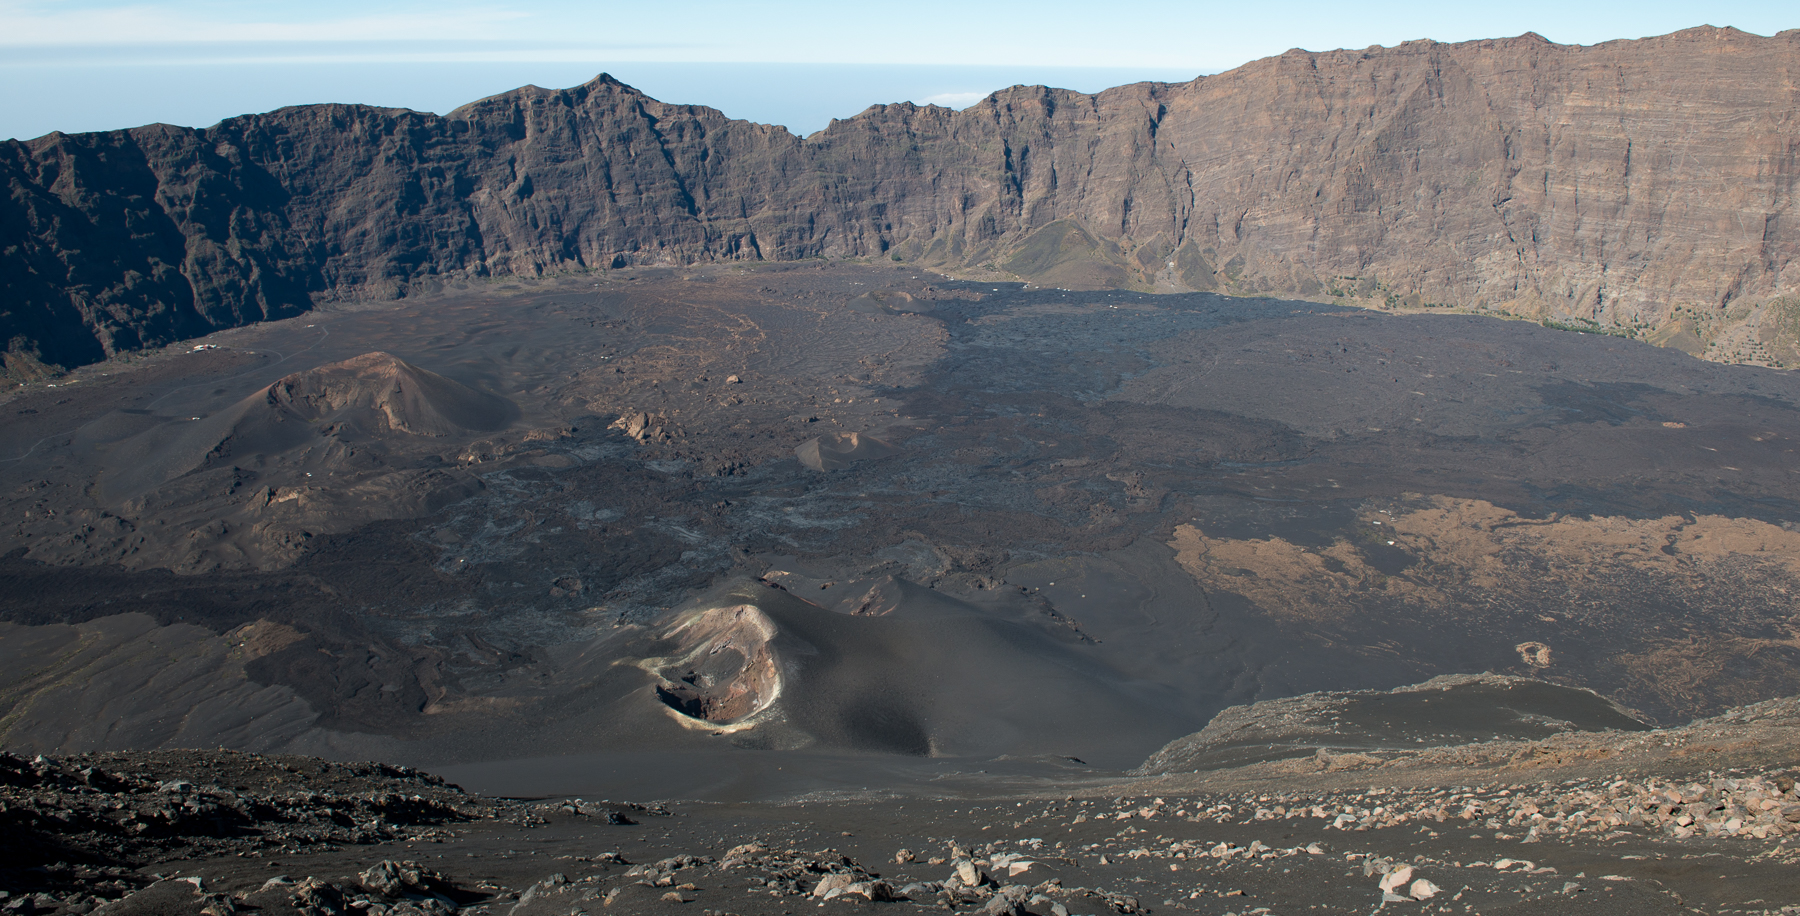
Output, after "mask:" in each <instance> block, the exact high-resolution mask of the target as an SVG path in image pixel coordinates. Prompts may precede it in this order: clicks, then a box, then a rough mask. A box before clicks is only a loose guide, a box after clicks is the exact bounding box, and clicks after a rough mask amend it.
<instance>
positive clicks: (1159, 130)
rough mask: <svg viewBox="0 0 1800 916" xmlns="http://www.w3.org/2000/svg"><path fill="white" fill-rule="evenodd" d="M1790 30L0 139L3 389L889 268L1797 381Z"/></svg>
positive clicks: (1427, 44)
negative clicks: (559, 291)
mask: <svg viewBox="0 0 1800 916" xmlns="http://www.w3.org/2000/svg"><path fill="white" fill-rule="evenodd" d="M1797 176H1800V30H1791V31H1787V32H1783V33H1781V34H1779V35H1776V36H1774V37H1772V38H1763V37H1758V36H1754V35H1749V34H1746V33H1743V32H1739V31H1736V30H1733V29H1717V28H1711V27H1702V28H1696V29H1689V30H1686V31H1682V32H1677V33H1674V34H1671V35H1666V36H1662V37H1659V38H1650V39H1644V40H1639V41H1616V42H1608V43H1605V44H1600V45H1595V46H1591V47H1582V46H1569V45H1557V44H1553V43H1550V42H1548V41H1545V40H1544V39H1542V38H1540V37H1538V36H1536V35H1531V34H1527V35H1524V36H1521V37H1518V38H1511V39H1503V40H1492V41H1476V42H1466V43H1461V44H1441V43H1437V42H1431V41H1417V42H1408V43H1406V44H1403V45H1400V46H1398V47H1394V48H1379V47H1377V48H1369V49H1366V50H1362V51H1345V50H1340V51H1330V52H1324V53H1312V52H1306V51H1299V50H1295V51H1290V52H1288V53H1286V54H1283V55H1281V56H1279V57H1274V58H1269V59H1265V60H1261V61H1257V62H1254V63H1251V64H1248V65H1246V66H1244V67H1240V68H1238V69H1236V70H1232V71H1229V72H1226V73H1222V74H1218V75H1216V76H1207V77H1202V78H1199V79H1196V80H1194V81H1192V82H1188V83H1180V84H1160V83H1140V84H1136V85H1130V86H1121V87H1118V88H1114V89H1109V90H1106V91H1104V92H1101V93H1099V94H1097V95H1084V94H1081V93H1076V92H1070V91H1066V90H1059V89H1048V88H1044V87H1014V88H1011V89H1008V90H1004V91H1001V92H997V93H995V94H993V95H992V96H990V97H989V98H987V99H986V100H984V101H982V102H981V103H979V104H977V105H975V106H974V107H972V108H969V109H968V110H966V111H961V112H955V111H950V110H948V109H943V108H936V107H918V106H914V105H911V104H899V105H877V106H874V107H871V108H869V109H868V110H866V111H864V112H863V113H861V114H859V115H857V116H856V117H853V118H850V119H847V120H842V121H836V122H834V123H833V124H832V125H831V127H829V128H828V129H826V130H824V131H821V132H819V133H817V134H814V135H813V136H811V137H807V138H804V139H802V138H798V137H795V136H793V135H791V134H789V133H787V132H786V131H785V130H783V129H781V128H779V127H771V126H766V125H759V124H752V123H749V122H746V121H737V120H732V119H730V118H727V117H726V116H725V115H723V114H722V113H720V112H718V111H715V110H713V109H710V108H704V107H697V106H684V105H668V104H664V103H661V102H658V101H656V100H654V99H651V98H649V97H647V96H645V95H643V94H642V93H640V92H638V91H636V90H634V89H632V88H630V87H629V86H625V85H623V84H621V83H619V82H617V81H616V80H613V79H611V78H610V77H607V76H604V75H602V76H601V77H599V78H597V79H595V80H593V81H592V82H589V83H587V84H585V85H582V86H578V87H575V88H572V89H565V90H546V89H540V88H537V87H526V88H523V89H519V90H515V91H513V92H509V93H505V94H503V95H499V96H495V97H493V98H489V99H484V100H482V101H479V102H475V103H473V104H471V105H467V106H465V107H463V108H459V109H457V110H455V111H453V112H450V113H449V114H447V115H443V116H438V115H433V114H427V113H421V112H413V111H402V110H392V109H379V108H369V107H359V106H350V105H318V106H303V107H296V108H286V109H281V110H279V111H274V112H270V113H267V114H258V115H248V116H244V117H239V118H233V119H231V120H228V121H225V122H222V123H220V124H218V125H216V126H214V127H210V128H205V129H201V130H189V129H185V128H177V127H170V126H166V125H151V126H148V127H140V128H135V129H131V130H120V131H113V132H109V133H95V134H82V135H65V134H51V135H49V136H45V137H41V138H38V139H36V140H31V141H25V142H20V141H9V142H6V143H4V144H0V180H3V181H4V182H5V184H6V187H7V197H6V199H5V200H4V202H0V237H3V239H4V245H3V246H0V247H3V250H0V342H4V343H5V346H6V355H5V360H6V367H7V373H8V374H9V375H12V376H14V377H20V376H28V375H30V374H32V373H34V372H39V371H43V365H44V364H55V365H63V366H69V365H75V364H81V363H87V362H92V361H95V360H98V359H101V358H104V357H105V356H108V355H111V354H114V353H118V352H122V351H128V350H131V349H134V348H139V347H144V346H152V345H157V344H160V343H165V342H168V341H171V340H176V339H181V338H184V337H190V336H195V335H199V334H204V333H207V332H209V331H211V330H214V329H217V328H221V327H228V326H234V325H239V324H243V323H246V322H251V321H258V320H263V319H267V318H275V317H281V316H286V315H292V314H295V313H297V312H300V311H302V310H304V309H307V308H309V307H311V306H312V305H313V304H315V303H318V302H323V301H331V300H340V299H358V298H392V297H399V296H405V295H408V294H409V293H411V292H414V291H418V290H422V289H424V290H428V289H430V288H431V287H432V285H433V284H437V283H443V282H454V281H457V280H462V279H466V278H471V277H487V276H507V275H523V276H535V275H541V274H545V273H556V272H568V271H581V270H591V269H596V268H611V267H624V266H629V265H640V264H657V263H690V262H695V261H703V260H719V259H752V260H755V259H768V260H788V259H798V258H811V257H820V256H824V257H890V258H896V259H901V260H905V261H910V262H917V263H920V264H922V265H923V266H928V267H933V268H936V269H940V270H945V271H949V272H962V271H967V272H973V273H977V274H979V275H982V276H993V277H999V276H1003V275H1012V276H1015V277H1019V278H1024V279H1027V280H1031V281H1034V282H1038V283H1042V284H1046V285H1055V286H1063V287H1069V288H1096V287H1115V286H1130V287H1136V288H1143V289H1153V290H1216V291H1219V292H1226V293H1237V294H1281V295H1292V296H1302V297H1307V298H1316V299H1324V298H1335V299H1343V300H1346V301H1352V302H1358V303H1362V304H1370V305H1381V306H1385V307H1390V308H1424V307H1432V306H1454V307H1458V308H1465V309H1487V310H1497V311H1503V312H1510V313H1514V314H1519V315H1523V316H1526V317H1533V318H1541V319H1548V320H1552V321H1558V322H1564V323H1568V324H1571V325H1572V326H1575V327H1582V328H1589V327H1591V328H1596V329H1606V330H1609V331H1611V332H1614V333H1622V334H1626V335H1631V336H1641V337H1646V338H1649V339H1652V340H1655V341H1656V342H1659V343H1667V344H1671V345H1676V346H1681V347H1683V348H1684V349H1688V350H1689V351H1690V352H1695V353H1700V354H1703V355H1706V356H1709V357H1711V358H1715V359H1722V360H1727V361H1751V362H1763V363H1772V364H1781V363H1783V362H1784V361H1786V362H1789V363H1800V296H1797V295H1795V294H1796V292H1797V291H1800V274H1796V273H1795V272H1794V271H1793V270H1791V269H1790V267H1791V265H1792V264H1793V262H1794V260H1795V258H1796V256H1797V255H1800V214H1796V213H1795V212H1793V200H1794V192H1795V183H1796V180H1797Z"/></svg>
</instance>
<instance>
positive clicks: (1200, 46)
mask: <svg viewBox="0 0 1800 916" xmlns="http://www.w3.org/2000/svg"><path fill="white" fill-rule="evenodd" d="M1702 24H1708V25H1720V26H1723V25H1731V26H1736V27H1738V28H1740V29H1743V30H1745V31H1748V32H1754V33H1756V34H1760V35H1773V34H1775V33H1777V32H1779V31H1782V30H1784V29H1791V28H1800V4H1795V3H1793V2H1792V0H1786V2H1769V0H1741V2H1739V0H1715V2H1709V3H1681V2H1658V0H1639V2H1613V0H1599V2H1585V3H1570V2H1568V0H1558V2H1548V0H1517V2H1512V3H1508V4H1460V3H1445V2H1442V0H1432V2H1418V0H1406V2H1392V3H1381V2H1376V3H1362V4H1355V3H1345V2H1343V0H1330V2H1325V0H1265V2H1260V3H1246V2H1243V0H1230V2H1220V0H1107V2H1105V3H1096V2H1092V0H1089V2H1083V3H1076V2H1072V0H1034V2H1020V0H1002V2H981V0H960V2H952V0H914V2H911V3H904V4H851V3H843V2H841V0H835V2H825V0H783V2H756V0H686V2H682V3H680V4H668V3H646V2H637V3H623V2H615V0H514V2H509V0H437V2H430V3H424V2H389V0H361V2H353V0H309V2H304V3H301V2H291V0H229V2H226V0H162V2H159V0H0V138H4V137H14V138H21V139H23V138H30V137H36V136H39V135H42V134H44V133H48V132H50V131H52V130H62V131H67V132H77V131H88V130H105V129H111V128H119V127H132V126H137V125H140V124H146V123H152V122H156V121H162V122H166V123H172V124H182V125H186V126H191V127H201V126H206V125H209V124H213V123H216V122H217V121H219V120H221V119H222V118H226V117H230V116H233V115H237V114H244V113H249V112H255V111H266V110H270V109H273V108H278V107H281V106H283V105H294V104H306V103H312V102H361V103H365V104H372V105H382V106H388V107H404V108H414V109H419V110H423V111H436V112H440V113H441V112H445V111H448V110H450V109H452V108H454V107H456V106H458V105H461V104H463V103H465V102H469V101H473V100H475V99H477V98H481V97H483V96H487V95H492V94H495V93H498V92H504V91H506V90H508V89H512V88H516V87H518V86H521V85H526V84H536V85H540V86H547V87H563V86H572V85H576V84H578V83H581V82H585V81H586V80H588V79H590V78H592V77H593V76H594V75H595V74H597V73H600V72H602V71H605V72H609V73H611V74H613V75H614V76H615V77H618V78H619V79H622V80H624V81H625V82H627V83H630V84H632V85H634V86H637V87H638V88H640V89H642V90H644V91H645V92H648V93H649V94H650V95H652V96H654V97H656V98H660V99H662V100H664V101H669V102H682V103H697V104H707V105H711V106H713V107H715V108H719V109H721V110H723V111H724V112H725V113H726V114H728V115H731V116H732V117H739V118H749V119H751V120H756V121H761V122H764V123H773V124H783V125H785V126H787V127H788V128H789V129H790V130H793V131H794V132H795V133H798V134H802V135H805V134H809V133H811V132H813V131H816V130H819V129H821V128H823V127H825V126H826V125H827V124H828V123H829V122H830V119H831V118H833V117H850V116H852V115H854V114H856V113H857V112H858V111H861V110H862V109H863V108H865V107H867V106H868V105H870V104H873V103H877V102H897V101H913V102H918V103H921V104H926V103H933V104H942V105H949V106H951V107H958V108H961V107H966V106H968V105H971V104H973V103H974V102H975V101H976V100H978V99H980V98H981V97H982V96H984V95H986V94H987V93H988V92H991V91H993V90H995V89H1001V88H1005V87H1006V86H1010V85H1015V84H1020V83H1046V84H1050V85H1058V86H1062V87H1064V88H1070V89H1078V90H1082V91H1089V92H1091V91H1096V90H1099V89H1102V88H1105V87H1107V86H1112V85H1119V84H1122V83H1128V82H1135V81H1138V80H1144V79H1155V80H1165V81H1176V80H1187V79H1192V78H1194V77H1195V76H1199V75H1201V74H1208V73H1216V72H1219V71H1222V70H1227V69H1230V68H1232V67H1236V66H1238V65H1240V64H1244V63H1247V62H1249V61H1252V60H1256V59H1258V58H1261V57H1266V56H1269V55H1273V54H1280V53H1281V52H1283V51H1286V50H1288V49H1290V48H1296V47H1299V48H1305V49H1308V50H1313V51H1325V50H1331V49H1334V48H1361V47H1367V46H1370V45H1394V44H1398V43H1400V42H1403V41H1408V40H1413V39H1419V38H1432V39H1437V40H1439V41H1465V40H1471V39H1478V38H1496V37H1503V36H1511V35H1518V34H1521V33H1523V32H1527V31H1535V32H1537V33H1539V34H1541V35H1543V36H1544V37H1546V38H1549V39H1550V40H1552V41H1557V42H1562V43H1567V44H1594V43H1597V42H1601V41H1608V40H1613V39H1619V38H1640V37H1644V36H1649V35H1660V34H1664V33H1667V32H1672V31H1676V30H1678V29H1682V28H1688V27H1691V26H1696V25H1702Z"/></svg>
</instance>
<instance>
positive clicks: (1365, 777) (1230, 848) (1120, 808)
mask: <svg viewBox="0 0 1800 916" xmlns="http://www.w3.org/2000/svg"><path fill="white" fill-rule="evenodd" d="M1282 702H1283V704H1286V703H1287V702H1288V701H1282ZM1272 708H1275V709H1277V710H1278V711H1280V712H1279V715H1289V714H1291V713H1292V709H1291V706H1289V705H1281V704H1275V705H1274V706H1272ZM1233 720H1234V721H1235V722H1238V723H1240V728H1239V733H1241V723H1243V722H1248V721H1257V720H1258V716H1257V715H1256V714H1255V713H1254V712H1242V711H1239V712H1237V713H1236V714H1235V716H1234V717H1233ZM1796 723H1800V702H1797V701H1795V700H1777V701H1771V702H1768V703H1763V704H1758V705H1757V706H1753V707H1746V708H1744V709H1740V710H1735V711H1733V712H1732V713H1729V714H1728V715H1726V716H1722V717H1719V718H1717V719H1712V720H1704V721H1701V722H1697V723H1695V724H1693V725H1690V726H1687V727H1685V728H1681V729H1670V730H1659V731H1648V732H1635V733H1629V734H1627V733H1622V732H1599V733H1594V732H1588V733H1578V734H1560V735H1554V736H1551V737H1548V738H1544V739H1541V740H1531V741H1519V740H1502V741H1490V742H1480V743H1476V744H1471V745H1465V746H1459V747H1453V748H1433V749H1428V750H1425V751H1420V752H1416V753H1410V754H1407V755H1397V754H1393V753H1385V754H1364V755H1354V756H1360V757H1361V758H1362V759H1361V761H1360V762H1358V761H1352V762H1349V763H1346V762H1345V760H1344V759H1343V758H1345V757H1350V756H1353V755H1349V754H1339V755H1332V754H1330V753H1329V752H1323V753H1320V754H1315V755H1314V757H1313V758H1312V759H1310V760H1306V761H1297V760H1293V759H1289V760H1284V761H1276V762H1263V763H1257V764H1252V765H1248V766H1242V767H1236V768H1233V769H1229V770H1219V771H1214V772H1210V773H1194V772H1189V773H1159V774H1156V775H1152V776H1148V777H1145V776H1135V777H1134V776H1130V775H1127V774H1096V775H1094V776H1093V777H1091V778H1087V779H1077V780H1071V781H1065V782H1064V783H1061V784H1055V785H1051V784H1047V783H1043V784H1035V785H1031V786H1022V785H1020V784H1017V783H1013V784H1008V785H1001V784H1000V783H999V782H995V783H993V784H991V785H990V786H989V787H988V788H987V789H986V790H983V789H982V788H981V784H980V783H979V782H975V783H963V784H958V785H957V786H954V787H952V788H950V789H949V790H947V791H948V792H955V793H960V794H959V795H958V797H934V798H922V797H901V796H896V795H893V794H888V793H879V792H877V793H870V794H868V795H866V796H865V797H858V798H849V799H846V798H831V799H818V798H805V797H802V798H796V799H791V800H788V801H785V802H780V803H756V804H719V803H694V802H689V803H668V804H629V803H620V802H610V801H599V802H596V801H592V800H585V799H575V798H566V799H531V800H520V799H493V798H482V797H479V796H475V795H471V794H468V793H465V792H464V791H462V790H461V789H459V788H457V787H455V786H453V785H448V784H446V783H444V782H443V781H442V780H441V779H438V778H436V777H433V776H430V775H427V774H424V773H421V772H418V771H416V770H411V769H407V768H404V767H394V766H387V765H383V764H340V763H329V762H325V761H320V760H317V759H312V758H302V757H277V756H263V755H256V754H243V753H234V752H226V751H162V752H145V753H130V754H96V755H83V756H71V757H66V758H60V759H51V758H46V757H38V758H36V759H26V758H24V757H20V756H15V755H0V781H3V783H4V788H3V790H0V791H3V794H0V844H3V848H0V855H3V862H4V865H0V890H3V891H4V893H5V897H4V903H3V904H0V906H3V907H4V911H5V912H6V913H7V914H16V916H35V914H48V913H56V914H72V916H87V914H91V913H103V914H106V916H127V914H159V916H160V914H178V913H179V914H206V916H230V914H235V913H290V912H297V913H303V914H307V916H412V914H415V913H424V914H448V913H452V912H462V913H469V914H504V916H571V914H580V913H587V914H599V913H605V912H629V913H638V912H644V913H671V914H672V913H683V912H690V911H691V912H693V913H695V914H696V916H722V914H742V916H751V914H758V916H776V914H780V916H793V914H795V913H796V912H798V910H799V908H801V907H805V908H807V910H808V911H813V910H823V911H825V912H831V911H833V910H837V911H856V912H861V911H867V910H876V911H891V912H894V913H905V912H911V911H912V910H913V909H915V908H921V907H922V908H926V909H930V910H944V911H952V912H964V913H980V914H982V916H1024V914H1027V913H1030V914H1033V916H1106V914H1121V916H1140V914H1144V916H1148V914H1153V913H1166V914H1170V916H1173V914H1186V913H1204V914H1215V916H1216V914H1237V916H1248V914H1265V913H1287V912H1298V911H1325V912H1352V911H1355V912H1377V911H1384V912H1398V913H1410V912H1421V913H1570V912H1580V913H1620V914H1626V913H1630V914H1639V913H1683V912H1703V913H1800V881H1797V880H1795V878H1794V874H1795V869H1796V866H1797V865H1800V788H1797V786H1796V777H1797V776H1800V768H1796V767H1795V766H1794V765H1793V764H1794V762H1795V755H1794V753H1793V749H1794V747H1795V742H1794V734H1795V728H1796ZM1264 724H1265V725H1266V724H1267V723H1266V717H1265V718H1264ZM1609 743H1610V744H1611V745H1612V746H1613V747H1614V748H1615V749H1616V751H1617V753H1613V754H1604V755H1596V754H1594V753H1592V750H1593V749H1594V748H1595V747H1599V746H1605V745H1607V744H1609ZM1652 748H1660V749H1661V750H1660V751H1653V750H1651V749H1652ZM1304 767H1313V768H1315V769H1314V770H1313V772H1312V773H1311V775H1306V774H1303V773H1302V772H1300V770H1301V769H1302V768H1304ZM971 787H972V788H971Z"/></svg>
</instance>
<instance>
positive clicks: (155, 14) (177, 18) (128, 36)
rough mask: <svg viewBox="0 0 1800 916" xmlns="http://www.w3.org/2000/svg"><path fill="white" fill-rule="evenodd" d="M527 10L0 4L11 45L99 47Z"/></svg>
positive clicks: (492, 18)
mask: <svg viewBox="0 0 1800 916" xmlns="http://www.w3.org/2000/svg"><path fill="white" fill-rule="evenodd" d="M528 15H529V14H527V13H523V12H520V11H517V10H511V9H501V8H486V7H482V8H467V9H447V10H440V11H435V12H432V13H431V14H429V15H415V14H385V15H374V16H340V17H335V18H324V19H316V20H310V21H286V22H278V21H269V20H253V21H229V20H223V19H219V18H206V17H200V16H195V15H193V14H192V13H190V12H188V11H186V10H182V9H178V8H176V7H174V6H168V5H156V4H141V5H135V6H116V7H109V8H103V9H68V10H44V9H42V8H26V7H25V6H24V5H22V4H16V3H12V4H5V5H0V26H4V32H5V34H6V37H5V39H3V40H0V43H3V44H6V45H15V46H16V45H94V44H146V43H163V42H166V43H192V42H225V41H332V42H342V41H344V40H346V39H349V40H377V41H379V40H387V41H393V40H402V39H415V40H417V39H425V40H430V39H464V40H478V39H484V38H491V37H492V36H493V34H494V31H495V29H496V28H500V27H503V26H505V25H508V24H511V23H515V22H518V21H519V20H522V19H525V18H527V17H528Z"/></svg>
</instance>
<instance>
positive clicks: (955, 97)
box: [919, 92, 988, 111]
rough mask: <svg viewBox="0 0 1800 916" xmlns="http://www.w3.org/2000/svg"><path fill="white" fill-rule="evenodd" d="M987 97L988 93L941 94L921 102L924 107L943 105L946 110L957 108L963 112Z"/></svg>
mask: <svg viewBox="0 0 1800 916" xmlns="http://www.w3.org/2000/svg"><path fill="white" fill-rule="evenodd" d="M987 97H988V93H986V92H940V93H938V94H936V95H928V96H926V97H924V98H922V99H920V100H919V102H920V103H921V104H924V105H942V106H944V107H945V108H955V109H957V110H958V111H961V110H962V109H964V108H967V107H969V106H970V105H973V104H975V103H976V102H979V101H981V100H982V99H985V98H987Z"/></svg>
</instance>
